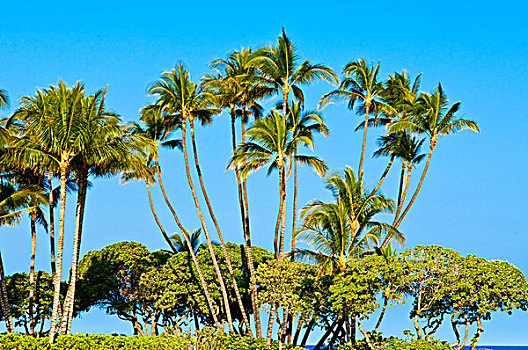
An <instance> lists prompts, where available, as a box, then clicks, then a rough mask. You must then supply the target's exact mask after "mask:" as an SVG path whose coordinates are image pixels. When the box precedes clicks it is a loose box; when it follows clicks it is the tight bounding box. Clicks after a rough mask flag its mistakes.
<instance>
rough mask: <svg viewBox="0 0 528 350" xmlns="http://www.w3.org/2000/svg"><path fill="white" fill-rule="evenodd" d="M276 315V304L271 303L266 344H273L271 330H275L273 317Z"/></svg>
mask: <svg viewBox="0 0 528 350" xmlns="http://www.w3.org/2000/svg"><path fill="white" fill-rule="evenodd" d="M274 317H275V304H271V308H270V314H269V318H268V328H267V330H266V345H267V346H271V331H272V330H273V318H274Z"/></svg>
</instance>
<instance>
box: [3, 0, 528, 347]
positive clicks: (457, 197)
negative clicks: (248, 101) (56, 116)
mask: <svg viewBox="0 0 528 350" xmlns="http://www.w3.org/2000/svg"><path fill="white" fill-rule="evenodd" d="M527 11H528V7H527V5H525V4H524V3H523V2H521V1H518V2H514V1H500V2H496V1H494V2H491V1H466V2H464V3H461V2H458V1H443V2H434V3H433V2H427V1H420V2H409V1H406V2H396V1H378V2H361V3H356V2H354V1H343V2H306V1H297V2H294V1H291V2H277V3H275V4H274V3H272V2H249V1H248V2H234V1H233V2H221V1H219V2H216V3H214V4H202V3H200V2H187V3H182V2H176V1H168V2H163V1H158V2H154V3H150V4H148V6H147V2H145V1H128V2H126V3H125V2H123V3H120V4H115V3H113V2H110V1H104V2H103V1H91V2H78V3H77V2H59V1H47V2H32V1H25V2H21V3H20V4H17V5H16V4H15V2H8V3H5V4H3V5H2V14H1V20H0V88H2V89H7V90H8V92H9V94H10V96H11V110H7V111H0V115H7V114H8V113H9V112H10V111H12V110H13V108H15V107H16V105H17V101H18V99H19V97H20V96H22V95H26V94H33V93H34V92H35V89H36V87H46V86H48V85H50V84H56V83H57V81H58V79H59V78H60V79H63V80H64V81H66V82H67V83H68V84H73V83H74V82H75V81H77V80H81V81H83V82H84V83H85V84H86V86H87V89H88V91H89V92H93V91H95V90H97V89H99V88H102V87H104V86H105V85H106V84H108V85H109V88H108V93H107V105H108V107H110V108H112V109H114V110H115V111H117V112H118V113H119V114H120V115H121V116H122V118H123V119H124V120H125V121H129V120H134V119H137V115H138V109H139V108H140V107H142V106H143V105H144V104H145V103H146V102H147V101H148V100H149V99H148V98H147V97H146V93H145V91H146V87H147V85H148V84H149V83H151V82H152V81H153V80H155V79H156V78H157V77H158V76H159V74H160V72H162V71H163V70H166V69H170V68H171V67H173V66H174V64H175V63H176V62H177V61H179V60H182V61H183V62H185V63H186V65H187V66H188V68H189V69H190V71H191V72H192V74H193V76H194V77H195V78H198V77H199V76H200V75H202V74H203V73H204V72H206V70H207V63H208V62H209V61H210V60H212V59H214V58H217V57H224V56H225V55H226V54H227V53H228V52H230V51H231V50H233V49H239V48H241V47H248V46H251V47H258V46H260V45H262V44H268V43H272V42H275V40H276V38H277V36H278V34H279V32H280V29H281V25H284V26H285V27H286V30H287V33H288V35H289V36H290V37H291V38H292V39H293V41H294V42H295V43H296V44H297V46H298V48H299V49H300V53H301V55H302V57H303V58H309V59H311V60H312V61H313V62H323V63H325V64H327V65H329V66H331V67H333V68H334V69H335V70H336V71H340V70H341V68H342V66H343V65H344V64H345V63H346V62H348V61H351V60H353V59H356V58H361V57H362V58H365V59H367V60H368V61H372V62H375V61H378V60H381V71H382V77H383V76H385V75H386V74H387V73H391V72H394V71H400V70H401V69H403V68H405V69H407V70H408V71H409V72H410V73H411V74H412V75H413V76H414V75H416V74H417V73H420V72H423V79H422V89H423V90H424V91H430V90H432V89H433V88H434V86H435V85H436V84H437V83H438V82H439V81H441V82H442V84H443V86H444V88H445V90H446V91H447V93H448V96H449V97H450V98H451V100H452V101H453V102H454V101H456V100H461V101H462V112H463V114H464V115H465V117H467V118H470V119H474V120H476V121H478V123H479V125H480V128H481V130H482V132H481V134H478V135H477V134H475V133H473V132H470V131H465V132H462V133H459V134H457V135H454V136H449V137H447V138H443V139H440V141H439V143H438V145H437V147H436V148H435V153H434V154H433V159H432V162H431V166H430V168H429V172H428V175H427V177H426V180H425V184H424V185H423V187H422V191H421V193H420V194H419V196H418V199H417V201H416V203H415V205H414V207H413V208H412V210H411V212H410V215H409V216H408V217H407V218H406V219H405V221H404V222H403V224H402V226H401V227H400V228H401V230H402V231H403V232H404V233H405V235H406V237H407V245H406V246H407V247H412V246H414V245H415V244H433V243H434V244H441V245H443V246H446V247H450V248H454V249H456V250H458V251H460V252H461V253H464V254H467V253H473V254H476V255H479V256H483V257H485V258H489V259H502V260H507V261H509V262H511V263H513V264H515V265H516V266H518V267H519V268H521V269H522V270H523V271H525V272H528V255H527V254H526V251H527V248H528V243H527V238H526V234H527V233H528V232H527V229H526V225H525V224H526V221H527V215H526V212H527V211H528V205H527V204H526V200H525V197H526V194H527V193H528V191H527V189H528V187H527V182H526V174H527V173H528V164H527V163H528V162H527V156H526V150H527V146H528V136H527V126H528V125H527V118H526V117H527V112H526V111H527V110H528V89H527V84H526V82H527V81H528V68H527V66H526V64H527V62H528V24H527V23H528V22H526V20H525V14H526V13H527ZM329 89H330V86H329V85H327V84H323V83H320V84H317V85H314V86H312V87H308V88H306V89H305V91H306V96H307V102H306V105H307V107H309V108H315V105H316V102H317V100H318V98H319V97H320V96H321V95H322V94H323V93H325V92H327V91H328V90H329ZM324 115H325V118H326V121H327V123H328V125H329V127H330V129H331V135H330V137H328V138H319V139H318V140H317V144H316V148H317V154H318V155H320V156H321V157H323V158H324V159H325V160H326V161H327V162H328V163H329V164H330V166H331V168H332V169H340V168H342V167H344V165H346V164H350V165H351V166H353V168H356V166H357V162H358V159H359V154H360V147H361V135H360V134H358V133H354V132H353V129H354V128H355V126H356V125H357V124H358V121H359V119H358V117H357V116H355V115H353V114H352V113H351V112H349V111H347V110H346V108H345V106H344V105H342V104H338V105H333V106H330V107H328V108H327V109H326V110H325V111H324ZM375 136H376V135H375V132H370V137H369V139H368V143H367V154H372V152H373V151H374V150H375V147H376V143H375ZM197 137H198V142H199V146H198V147H199V150H200V157H201V162H202V164H203V172H204V176H205V180H206V185H207V187H208V189H209V192H210V196H211V197H212V198H211V199H212V202H213V204H214V205H215V207H216V211H217V212H218V213H217V214H218V217H219V220H220V224H221V226H222V227H223V230H224V231H225V235H226V238H227V239H229V240H232V241H241V233H240V224H239V216H238V215H239V214H238V212H237V206H236V203H237V202H236V188H235V185H234V183H235V182H234V179H233V174H232V173H231V172H224V168H225V165H226V161H227V158H228V156H229V152H230V141H229V138H228V137H229V124H228V121H227V118H226V117H225V116H221V117H218V118H217V120H216V121H215V123H214V125H213V126H210V127H206V128H203V129H200V130H199V131H198V133H197ZM424 150H426V148H424ZM162 163H163V166H164V169H163V170H164V175H165V182H166V186H167V188H168V191H169V194H170V195H171V197H172V198H173V201H174V202H175V206H176V208H177V210H178V212H179V213H181V217H182V218H183V222H184V224H185V225H186V226H188V227H189V228H195V227H198V226H199V222H198V220H197V217H196V214H195V211H194V210H193V208H192V199H191V197H190V195H189V191H188V189H187V184H186V182H185V179H184V177H183V171H182V170H183V169H182V159H181V156H180V155H179V154H177V153H164V154H163V157H162ZM385 165H386V160H383V159H378V160H372V159H368V161H367V163H366V166H365V172H366V181H367V183H368V184H370V186H373V185H374V184H375V182H376V181H377V179H378V177H379V175H380V174H381V172H382V170H383V168H384V167H385ZM420 170H421V169H420ZM416 173H418V171H416ZM300 175H301V180H300V191H301V193H300V195H299V203H300V204H303V203H306V202H307V201H309V200H311V199H314V198H323V199H324V198H328V193H327V192H326V191H325V190H324V183H323V181H321V180H320V179H319V178H318V177H317V176H316V175H314V174H312V173H310V172H309V171H306V170H303V171H301V173H300ZM389 177H390V178H389V179H388V180H387V182H386V183H385V184H384V186H383V187H382V190H383V192H384V193H386V194H388V195H391V196H395V194H396V191H395V189H396V182H397V171H396V170H393V171H392V172H391V174H390V176H389ZM276 182H277V181H276V178H275V177H273V176H272V177H270V178H265V177H264V176H262V175H253V176H251V178H250V180H249V192H250V210H251V218H252V227H253V231H252V232H253V233H254V237H253V240H254V242H255V244H257V245H261V246H264V247H267V248H271V235H272V228H273V224H274V217H275V215H276V208H277V196H276V191H275V188H276ZM415 182H416V176H415V177H414V182H413V185H414V184H415ZM413 185H412V186H413ZM68 200H69V209H68V210H69V212H68V215H69V216H68V218H69V219H68V220H69V223H70V225H69V226H68V228H67V235H68V237H71V235H72V231H73V216H72V215H73V203H74V201H75V198H74V197H73V196H72V197H70V198H69V199H68ZM156 203H157V207H158V209H159V211H160V214H161V217H162V219H163V221H164V223H165V224H166V225H167V228H168V229H170V230H175V227H172V226H171V225H172V220H171V219H170V217H169V213H168V212H166V211H165V208H164V206H163V203H162V201H161V197H159V194H158V193H156ZM290 204H291V203H290ZM121 240H137V241H140V242H142V243H144V244H146V245H147V246H148V247H149V248H150V249H157V248H162V247H164V242H163V241H162V239H161V237H160V234H159V232H158V231H157V228H156V227H155V223H154V221H153V219H152V217H151V215H150V212H149V208H148V203H147V201H146V193H145V189H144V186H142V184H141V183H130V184H127V185H119V182H118V179H117V178H111V179H104V180H95V181H94V187H93V188H92V189H91V190H90V192H89V194H88V206H87V213H86V216H85V231H84V237H83V244H82V252H83V253H85V252H87V251H88V250H91V249H100V248H102V247H103V246H105V245H107V244H110V243H113V242H117V241H121ZM37 243H38V251H37V267H38V268H42V269H46V270H49V262H48V261H49V257H48V245H47V235H46V234H45V233H44V232H42V231H41V232H39V239H38V242H37ZM0 249H1V251H2V253H3V256H4V264H5V268H6V272H7V273H8V274H11V273H14V272H16V271H27V270H28V268H29V223H28V222H27V220H23V221H22V222H21V225H20V226H19V227H17V228H0ZM65 252H66V257H65V265H66V266H69V259H71V241H67V242H66V244H65ZM65 271H66V270H65ZM387 316H388V317H387V318H386V319H385V321H384V322H385V324H384V327H383V330H384V333H387V334H389V333H393V334H396V335H401V330H402V329H410V328H411V327H412V323H411V321H410V320H409V319H408V309H407V308H406V307H399V308H397V309H393V310H390V311H389V314H388V315H387ZM2 327H4V326H3V324H2V325H1V326H0V331H1V330H2V329H4V328H2ZM130 328H131V327H130V325H129V324H128V323H125V322H122V321H119V320H118V319H117V318H115V317H111V316H105V315H104V313H103V312H97V311H95V312H90V313H89V314H87V315H85V316H84V317H83V318H82V319H79V320H76V321H75V323H74V325H73V330H74V331H76V332H94V333H97V332H118V333H122V332H127V333H130ZM484 328H485V332H484V333H483V335H482V338H481V344H525V345H526V344H528V332H526V328H528V313H524V314H523V313H522V312H516V313H514V315H513V316H506V315H498V314H497V315H494V317H493V320H492V321H491V322H485V324H484ZM450 333H451V331H450V329H449V327H444V328H443V329H442V330H441V332H440V335H441V336H446V337H449V339H451V338H452V335H451V334H450Z"/></svg>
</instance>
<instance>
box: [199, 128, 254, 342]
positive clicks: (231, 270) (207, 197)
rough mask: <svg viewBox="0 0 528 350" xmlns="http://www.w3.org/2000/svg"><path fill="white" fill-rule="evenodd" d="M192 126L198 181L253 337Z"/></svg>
mask: <svg viewBox="0 0 528 350" xmlns="http://www.w3.org/2000/svg"><path fill="white" fill-rule="evenodd" d="M190 126H191V143H192V149H193V155H194V167H195V168H196V173H197V174H198V180H199V182H200V189H201V190H202V195H203V197H204V200H205V204H206V205H207V210H208V211H209V216H210V217H211V220H212V221H213V224H214V227H215V230H216V234H217V235H218V240H219V241H220V247H221V248H222V253H223V254H224V258H225V260H226V265H227V270H228V271H229V275H230V276H231V282H232V283H233V289H234V291H235V296H236V300H237V302H238V307H239V308H240V313H241V314H242V320H243V321H244V324H245V325H246V327H247V331H248V333H249V334H250V335H252V333H253V332H251V325H250V323H249V319H248V317H247V313H246V309H245V308H244V304H243V303H242V297H241V296H240V290H239V289H238V283H237V280H236V277H235V272H234V271H233V265H232V264H231V259H229V255H228V254H227V249H226V246H225V243H224V238H223V237H222V232H221V231H220V226H219V225H218V221H217V220H216V216H215V215H214V212H213V206H212V205H211V201H210V200H209V196H208V195H207V190H206V189H205V185H204V182H203V176H202V170H201V169H200V163H199V161H198V149H197V147H196V139H195V137H194V127H193V123H192V119H191V123H190ZM196 203H197V202H196ZM218 272H220V269H218ZM226 295H227V294H226ZM226 302H227V299H226ZM226 311H227V310H226ZM228 319H229V317H228Z"/></svg>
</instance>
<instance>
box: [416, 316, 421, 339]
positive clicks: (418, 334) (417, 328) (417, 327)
mask: <svg viewBox="0 0 528 350" xmlns="http://www.w3.org/2000/svg"><path fill="white" fill-rule="evenodd" d="M414 329H416V339H418V340H420V339H422V331H421V330H420V324H419V323H418V314H416V315H414Z"/></svg>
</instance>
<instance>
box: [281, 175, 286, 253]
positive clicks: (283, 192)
mask: <svg viewBox="0 0 528 350" xmlns="http://www.w3.org/2000/svg"><path fill="white" fill-rule="evenodd" d="M279 186H280V196H281V197H280V206H279V212H280V216H281V224H280V239H279V257H281V256H282V253H283V251H284V229H285V226H286V208H285V207H286V178H285V170H284V165H279Z"/></svg>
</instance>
